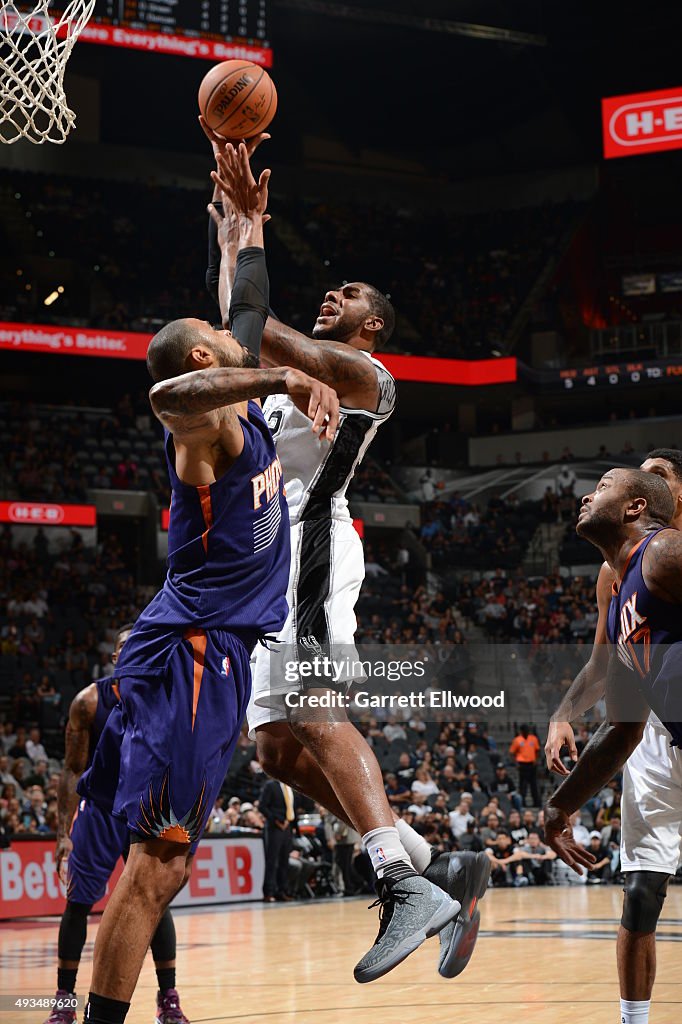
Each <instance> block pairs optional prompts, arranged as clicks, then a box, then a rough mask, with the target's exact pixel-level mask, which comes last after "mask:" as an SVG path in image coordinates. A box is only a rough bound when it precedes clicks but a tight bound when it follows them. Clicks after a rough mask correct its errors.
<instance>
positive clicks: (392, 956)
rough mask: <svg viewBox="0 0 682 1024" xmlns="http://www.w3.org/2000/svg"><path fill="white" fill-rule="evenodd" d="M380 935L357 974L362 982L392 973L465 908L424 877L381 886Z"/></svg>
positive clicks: (387, 881) (390, 881)
mask: <svg viewBox="0 0 682 1024" xmlns="http://www.w3.org/2000/svg"><path fill="white" fill-rule="evenodd" d="M377 892H378V894H379V898H378V899H377V900H376V901H375V902H374V903H372V905H371V906H372V907H376V906H380V907H381V910H380V916H379V934H378V935H377V937H376V942H375V943H374V945H373V946H372V948H371V949H370V950H369V952H367V953H365V955H364V956H363V958H362V960H360V961H359V963H358V964H357V965H356V967H355V971H354V972H353V974H354V977H355V980H356V981H359V982H360V983H364V982H367V981H376V979H377V978H381V977H383V975H384V974H388V972H389V971H392V970H393V968H394V967H397V966H398V964H400V963H402V961H403V960H405V959H406V957H408V956H409V955H410V953H413V952H414V951H415V949H418V948H419V946H421V944H422V942H424V940H425V939H428V938H430V937H431V936H432V935H435V934H436V932H438V931H440V930H441V928H444V927H445V925H447V924H448V922H449V921H452V919H453V918H455V917H456V916H457V914H458V913H459V912H460V909H461V905H460V904H459V903H458V902H457V900H453V899H450V897H449V896H448V894H447V893H446V892H444V891H443V890H442V889H441V888H439V887H438V886H437V885H433V884H432V883H431V882H429V881H428V879H426V878H424V877H423V875H414V876H410V877H409V878H403V879H400V880H397V879H396V880H393V879H387V878H382V879H380V880H379V881H378V883H377Z"/></svg>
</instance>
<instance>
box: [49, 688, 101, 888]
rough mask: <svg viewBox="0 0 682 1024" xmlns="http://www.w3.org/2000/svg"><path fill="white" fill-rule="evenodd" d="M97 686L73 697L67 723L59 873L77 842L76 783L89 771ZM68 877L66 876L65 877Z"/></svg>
mask: <svg viewBox="0 0 682 1024" xmlns="http://www.w3.org/2000/svg"><path fill="white" fill-rule="evenodd" d="M97 700H98V697H97V687H96V686H95V684H94V683H91V685H90V686H86V687H85V689H84V690H81V692H80V693H77V694H76V696H75V697H74V698H73V700H72V701H71V707H70V709H69V721H68V723H67V726H66V752H65V754H64V767H63V769H62V772H61V775H60V778H59V788H58V790H57V848H56V852H55V860H56V862H57V873H58V874H59V873H60V869H61V865H62V862H63V861H65V859H66V858H67V857H68V856H69V854H70V853H71V850H72V848H73V844H72V842H71V839H70V837H69V832H70V829H71V822H72V821H73V816H74V814H75V813H76V808H77V807H78V793H77V792H76V785H77V783H78V780H79V779H80V777H81V775H82V774H83V772H84V771H85V767H86V765H87V763H88V750H89V748H90V728H91V726H92V723H93V722H94V720H95V714H96V713H97ZM62 881H64V878H62Z"/></svg>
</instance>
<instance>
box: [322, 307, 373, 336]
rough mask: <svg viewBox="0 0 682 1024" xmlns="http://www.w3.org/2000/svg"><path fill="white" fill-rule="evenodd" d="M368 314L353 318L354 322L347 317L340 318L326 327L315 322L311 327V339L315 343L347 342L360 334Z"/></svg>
mask: <svg viewBox="0 0 682 1024" xmlns="http://www.w3.org/2000/svg"><path fill="white" fill-rule="evenodd" d="M368 315H369V314H363V315H362V316H358V317H355V318H354V320H353V319H350V318H349V317H348V316H340V317H337V319H336V320H335V321H334V323H333V324H329V326H326V325H325V324H318V323H317V321H315V323H314V325H313V332H312V333H313V338H315V340H316V341H348V339H349V338H354V337H355V336H356V335H357V334H359V333H360V329H361V327H362V325H363V324H364V322H365V320H366V319H367V316H368Z"/></svg>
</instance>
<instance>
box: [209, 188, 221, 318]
mask: <svg viewBox="0 0 682 1024" xmlns="http://www.w3.org/2000/svg"><path fill="white" fill-rule="evenodd" d="M213 206H215V208H216V210H217V211H218V213H222V212H223V204H222V203H221V202H220V200H216V201H215V202H213ZM219 278H220V246H219V245H218V225H217V224H215V223H214V221H213V217H209V218H208V267H207V269H206V288H207V290H208V294H209V295H210V296H211V298H212V299H213V300H214V301H215V304H216V306H220V301H219V299H218V279H219Z"/></svg>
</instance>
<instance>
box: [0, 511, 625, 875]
mask: <svg viewBox="0 0 682 1024" xmlns="http://www.w3.org/2000/svg"><path fill="white" fill-rule="evenodd" d="M65 536H67V537H68V545H67V546H66V547H64V548H63V549H62V550H61V551H57V552H51V551H50V550H49V549H48V546H47V543H46V538H45V534H44V533H43V531H37V532H36V534H35V538H34V540H33V542H32V543H31V544H30V545H27V544H21V543H19V544H18V543H16V541H15V540H13V538H12V537H11V534H10V531H9V530H8V529H5V530H4V532H3V533H2V534H1V535H0V591H1V593H2V595H3V604H2V608H1V609H0V652H1V655H2V657H1V658H0V707H1V709H2V719H3V725H2V733H1V734H0V747H1V748H2V749H0V787H1V788H0V842H3V843H7V842H10V841H11V837H12V836H13V835H21V834H25V833H38V834H41V833H42V834H46V835H48V834H51V833H52V832H53V831H54V827H55V824H56V818H55V814H56V792H57V784H58V780H59V771H60V760H59V759H60V757H61V756H62V753H63V727H64V719H65V714H66V713H67V711H68V706H69V703H70V700H71V698H72V696H73V695H75V693H76V692H77V691H78V690H79V689H80V688H81V687H82V686H84V685H86V684H87V683H88V682H89V681H91V680H92V679H93V678H97V677H98V676H99V675H102V674H109V673H111V672H112V667H111V664H110V655H111V649H112V645H113V641H114V638H115V632H116V628H117V626H118V625H119V624H120V623H121V622H122V621H125V620H129V619H131V618H134V617H135V614H136V612H137V611H138V610H139V608H140V607H141V606H142V605H143V604H144V602H145V600H146V597H147V596H148V595H147V592H145V591H144V590H143V589H140V588H137V587H136V586H135V580H134V576H133V574H132V573H131V571H130V567H129V566H128V564H127V560H126V555H125V552H124V551H123V549H122V546H121V544H120V542H118V541H117V539H116V538H115V537H112V536H110V537H109V538H108V540H107V541H106V543H104V544H102V545H101V546H100V547H99V548H93V549H87V548H86V547H85V546H84V545H83V543H82V539H81V538H80V536H79V535H78V534H77V533H75V532H74V533H72V534H67V535H65ZM391 557H394V556H393V555H392V554H391V552H390V551H388V552H385V551H383V550H382V549H380V548H379V549H376V550H375V549H374V548H373V547H372V546H371V545H369V546H368V548H367V562H368V567H369V574H368V582H367V585H366V587H365V590H364V591H363V595H362V597H361V600H360V603H359V606H358V614H359V622H360V628H359V634H358V637H359V639H360V640H362V641H363V642H381V643H387V642H390V643H400V642H403V643H410V642H412V641H415V640H416V641H418V642H422V641H428V642H434V643H439V642H440V643H443V642H448V643H449V644H451V645H452V646H453V647H457V648H461V652H462V653H461V661H459V662H458V664H457V671H458V672H459V673H460V674H461V675H463V676H464V675H466V674H467V673H468V671H469V670H470V659H469V655H468V652H467V642H466V639H465V636H464V634H463V631H462V626H463V625H464V624H465V623H471V622H472V621H475V620H476V619H477V617H480V616H481V615H483V621H486V619H487V618H488V613H487V612H486V611H485V609H486V608H488V606H489V605H490V604H491V603H496V604H497V603H499V604H500V605H501V606H502V607H503V608H504V609H505V617H504V619H502V618H501V617H500V618H496V617H491V618H492V619H493V621H494V625H495V629H498V628H500V624H501V623H502V622H504V623H506V626H505V627H504V628H505V629H508V630H509V635H513V634H514V631H515V629H516V627H515V626H514V617H512V615H511V609H512V608H515V609H516V616H521V618H522V619H523V620H524V621H525V620H526V618H530V620H531V621H532V623H533V636H531V635H530V629H529V630H527V633H528V636H527V639H528V640H529V643H530V644H531V646H533V645H535V646H536V647H537V655H536V657H537V665H538V666H539V670H538V671H539V676H540V677H542V666H543V660H542V659H543V647H542V645H541V643H540V641H539V639H538V638H539V637H541V636H545V637H548V642H549V643H552V639H553V638H552V631H558V633H559V635H561V637H562V638H565V637H566V636H569V637H575V633H576V632H578V631H580V630H578V627H577V626H575V623H579V622H584V624H585V625H584V632H585V635H587V633H588V632H589V631H591V629H592V628H593V621H592V619H590V618H589V615H590V614H591V613H592V609H591V603H590V595H589V589H588V587H587V585H586V584H584V583H583V582H582V581H575V580H574V581H570V580H566V579H564V578H562V577H559V576H555V577H551V578H547V579H543V580H539V581H536V582H535V583H534V584H532V583H530V582H528V581H523V580H522V579H521V578H520V577H515V578H513V579H512V578H511V577H509V576H507V575H506V574H505V573H504V571H503V570H500V571H499V572H498V573H496V574H494V575H493V576H492V577H491V579H490V580H488V581H485V582H483V583H476V582H474V581H473V580H467V579H466V578H465V579H464V580H463V581H462V584H461V587H460V590H459V592H458V594H457V595H456V596H454V597H453V596H446V595H445V593H443V592H442V591H441V592H435V593H430V592H429V591H428V590H427V589H426V588H425V587H424V586H419V587H416V588H414V587H412V586H411V585H410V584H409V583H408V582H407V580H406V579H405V578H404V575H403V577H401V575H400V568H399V567H396V566H395V565H394V564H392V562H391V561H390V558H391ZM382 561H383V562H385V563H386V565H387V566H388V569H385V567H384V566H382V565H381V562H382ZM374 567H377V568H379V569H384V574H381V573H378V574H377V572H376V571H375V569H374ZM389 570H390V571H389ZM377 583H379V584H380V587H381V597H380V600H379V594H378V593H377V591H376V590H374V589H373V588H374V587H375V585H376V584H377ZM373 603H374V605H373ZM581 610H582V611H584V614H582V615H581V614H578V611H581ZM572 627H573V628H572ZM567 631H568V632H567ZM576 639H577V638H576ZM544 669H545V676H544V677H542V681H543V682H544V684H545V685H546V686H547V693H548V699H549V698H551V703H552V704H554V703H556V701H557V696H558V689H557V676H556V673H555V670H554V669H552V670H551V671H550V669H549V668H548V667H547V665H544ZM565 676H566V678H565V684H566V685H568V683H569V682H570V679H571V673H570V670H569V669H568V668H567V669H566V673H565ZM358 727H359V729H360V730H361V732H362V733H363V734H364V735H365V737H366V739H367V742H368V743H369V744H370V745H371V746H372V747H373V749H374V750H375V752H376V755H377V757H378V759H379V762H380V764H381V765H382V768H383V770H384V773H385V783H386V790H387V794H388V796H389V800H390V802H391V804H392V805H393V806H394V807H395V808H396V809H397V810H398V811H399V813H401V814H402V815H404V816H405V817H406V819H407V820H408V821H409V822H411V823H412V824H413V825H414V827H415V828H416V829H417V830H418V831H420V832H421V833H422V834H423V835H424V836H425V837H426V838H427V840H428V841H429V842H432V843H433V844H434V845H436V846H438V847H440V848H442V849H454V850H456V849H471V850H479V849H484V850H488V851H489V855H490V856H491V857H492V858H493V876H492V877H493V884H494V885H517V886H518V885H526V884H546V883H549V882H552V881H556V880H557V878H561V877H567V876H565V874H564V876H562V875H561V870H563V869H561V870H560V869H559V868H557V867H555V866H553V864H552V857H551V855H550V854H549V852H548V851H547V850H546V849H545V848H544V844H543V831H542V826H543V819H542V811H541V809H540V804H541V802H542V800H543V799H544V798H545V796H546V795H547V789H548V786H549V785H550V780H549V779H548V777H547V776H546V774H545V773H544V770H543V769H541V770H540V771H539V772H538V774H537V779H536V778H535V776H534V778H533V779H532V780H529V779H528V778H527V777H526V778H525V779H524V778H523V773H522V771H521V766H520V764H518V763H516V762H515V761H514V758H513V757H512V756H511V755H510V752H509V751H510V748H509V740H508V739H506V740H504V741H503V740H501V738H500V736H499V735H497V736H495V735H493V733H492V732H491V731H489V730H488V729H486V728H484V727H483V726H482V725H478V726H476V725H474V724H472V723H465V722H462V721H452V715H451V714H449V713H448V712H442V713H441V714H440V717H439V718H438V719H437V720H436V721H433V720H430V719H429V720H426V719H425V718H422V717H420V716H419V714H415V713H413V712H412V713H407V712H405V713H404V714H398V715H396V714H393V713H390V714H389V713H383V712H381V713H379V712H377V713H374V712H372V714H371V715H370V714H368V713H364V715H363V716H362V717H361V718H360V720H359V722H358ZM587 738H588V732H587V730H582V731H581V732H580V733H579V735H578V745H579V748H580V747H581V746H582V745H583V744H584V743H585V742H586V740H587ZM540 759H541V755H540V752H539V745H538V749H537V750H536V752H535V754H534V761H535V765H539V764H540ZM534 772H535V769H534ZM265 781H266V777H265V776H264V774H263V772H262V770H261V768H260V765H259V764H258V762H257V760H256V755H255V747H254V745H253V744H252V743H251V741H250V740H249V739H248V736H247V735H246V733H245V732H244V733H243V734H242V736H241V738H240V741H239V743H238V746H237V750H236V752H235V757H234V759H233V762H232V765H231V767H230V771H229V772H228V776H227V778H226V780H225V784H224V787H223V790H222V792H221V795H220V797H219V799H218V801H217V802H216V805H215V807H214V809H213V812H212V814H211V816H210V820H209V825H208V828H209V830H211V831H226V830H234V829H244V830H248V831H251V832H254V831H255V832H259V831H261V830H262V829H263V828H264V826H265V823H264V818H263V814H262V812H261V811H260V809H259V801H260V797H261V791H262V788H263V785H264V782H265ZM618 799H619V787H618V784H617V783H614V784H611V785H610V786H609V787H606V790H605V791H604V792H603V793H602V794H600V796H599V797H597V798H595V800H594V801H591V802H590V804H589V805H588V806H587V807H586V808H584V809H583V810H582V812H581V817H582V822H580V821H578V820H576V821H575V822H574V827H575V828H576V829H577V830H578V831H577V832H576V834H577V835H580V836H581V837H582V838H585V836H586V837H587V839H586V842H587V844H589V845H591V846H592V848H593V849H594V850H596V851H597V852H599V851H602V850H604V851H606V852H605V853H604V856H603V857H602V856H601V853H600V856H599V857H598V863H600V862H601V861H602V860H603V859H604V857H606V856H607V853H608V864H606V863H605V864H602V865H601V866H600V867H598V868H595V872H594V876H595V877H597V872H599V876H598V877H599V878H606V877H607V876H615V875H616V874H617V870H618V864H617V839H618V829H619V821H618V817H617V810H618ZM527 803H532V806H527ZM298 810H299V817H300V816H301V815H303V814H305V815H306V817H305V822H306V823H307V824H306V827H305V828H304V829H302V835H301V836H300V837H298V838H296V842H295V844H294V845H293V846H292V854H291V855H292V859H293V866H292V868H291V872H292V874H291V878H293V879H294V882H292V883H291V886H292V891H293V892H294V893H295V894H298V895H301V894H306V895H311V894H315V893H321V892H325V893H329V892H333V891H340V890H342V889H343V887H344V882H343V875H344V872H345V877H346V884H347V886H350V885H351V883H350V882H348V878H350V877H351V876H350V875H349V870H350V869H349V867H348V864H347V863H346V857H345V855H344V862H343V871H340V873H339V872H337V873H336V882H334V879H333V876H332V875H331V874H330V871H331V870H332V866H333V863H335V858H336V857H337V854H334V853H333V850H334V849H335V846H336V839H335V838H334V837H337V838H338V839H339V846H342V845H344V843H343V841H342V839H341V833H340V832H339V830H338V827H337V826H336V825H335V824H334V823H333V822H330V821H329V820H328V816H327V815H326V813H325V810H324V809H322V808H318V807H315V806H314V805H312V804H311V803H310V802H302V803H301V804H300V805H299V808H298ZM301 821H303V818H301ZM590 830H591V834H590ZM596 833H598V835H596ZM581 841H582V840H581ZM354 845H355V844H354V842H353V841H352V837H351V841H350V842H346V843H345V846H346V847H349V846H354ZM338 857H339V858H340V857H341V851H340V850H339V853H338ZM311 865H317V867H315V868H314V871H309V869H310V868H311ZM352 877H353V878H354V879H355V882H354V883H353V884H352V891H358V890H361V889H362V888H363V887H364V886H365V885H366V883H367V877H368V876H367V865H366V863H365V862H364V861H363V858H362V857H361V856H359V857H355V860H354V861H353V875H352ZM316 879H317V880H318V881H319V879H323V882H324V884H322V883H320V887H319V888H318V882H317V881H316ZM296 880H297V881H296ZM569 880H571V879H569ZM572 880H573V881H575V879H572ZM349 891H350V890H349Z"/></svg>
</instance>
